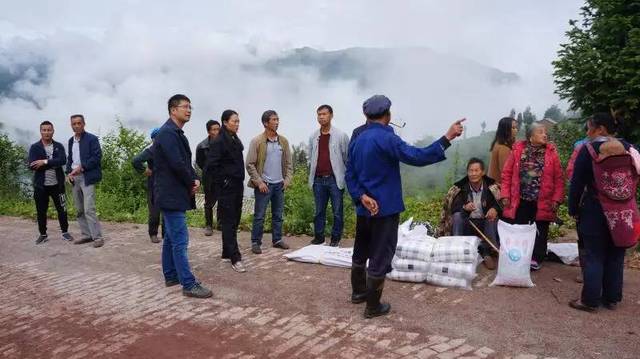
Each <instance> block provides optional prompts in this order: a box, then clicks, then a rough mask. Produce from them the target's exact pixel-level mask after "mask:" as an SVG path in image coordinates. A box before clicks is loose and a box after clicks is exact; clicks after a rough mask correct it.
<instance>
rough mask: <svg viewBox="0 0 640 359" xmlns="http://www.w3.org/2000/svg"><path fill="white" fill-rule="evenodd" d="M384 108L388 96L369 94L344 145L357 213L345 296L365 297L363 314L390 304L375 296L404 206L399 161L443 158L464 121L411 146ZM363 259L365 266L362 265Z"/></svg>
mask: <svg viewBox="0 0 640 359" xmlns="http://www.w3.org/2000/svg"><path fill="white" fill-rule="evenodd" d="M390 108H391V101H390V100H389V99H388V98H387V97H386V96H383V95H375V96H373V97H371V98H369V99H368V100H366V101H365V102H364V104H363V105H362V110H363V112H364V114H365V116H366V117H367V123H368V124H367V126H366V127H365V128H364V129H363V130H362V131H361V132H360V133H359V135H358V136H355V137H356V138H355V139H353V140H352V143H351V144H350V145H349V161H348V163H347V171H346V176H345V177H346V182H347V188H348V189H349V194H350V195H351V197H352V198H353V200H354V202H355V204H356V214H357V222H356V239H355V244H354V247H353V257H352V263H353V265H352V268H351V285H352V288H353V292H352V295H351V301H352V302H353V303H362V302H365V301H366V302H367V304H366V307H365V311H364V316H365V318H373V317H377V316H380V315H385V314H387V313H388V312H389V310H390V309H391V306H390V305H389V304H387V303H381V302H380V297H381V296H382V289H383V288H384V279H385V276H386V274H387V273H388V272H390V271H391V260H392V259H393V255H394V254H395V250H396V244H397V242H398V224H399V220H400V213H401V212H402V211H404V202H403V200H402V184H401V182H400V162H403V163H406V164H409V165H412V166H426V165H429V164H433V163H436V162H440V161H442V160H444V159H445V155H444V151H445V149H447V148H448V147H449V146H450V145H451V143H450V141H451V140H453V139H454V138H456V137H458V136H460V135H461V134H462V124H461V122H462V121H464V119H463V120H459V121H456V122H455V123H453V124H452V125H451V127H450V128H449V130H448V131H447V133H446V134H445V135H444V136H442V137H441V138H440V139H438V140H437V141H435V142H434V143H432V144H431V145H430V146H427V147H424V148H417V147H413V146H411V145H409V144H407V143H406V142H404V141H403V140H402V139H401V138H400V137H399V136H397V135H396V134H395V133H394V132H393V129H392V128H391V126H389V122H390V121H391V112H390V111H389V109H390ZM367 260H368V261H369V267H368V268H367V269H366V271H365V266H366V264H367Z"/></svg>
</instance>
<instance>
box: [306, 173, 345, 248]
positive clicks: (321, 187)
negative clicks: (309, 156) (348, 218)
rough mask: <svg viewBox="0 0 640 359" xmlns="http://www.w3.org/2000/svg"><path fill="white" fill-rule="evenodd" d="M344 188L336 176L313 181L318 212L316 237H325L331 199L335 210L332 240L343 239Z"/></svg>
mask: <svg viewBox="0 0 640 359" xmlns="http://www.w3.org/2000/svg"><path fill="white" fill-rule="evenodd" d="M343 192H344V190H341V189H339V188H338V185H337V184H336V178H335V177H334V176H326V177H316V178H315V179H314V181H313V197H314V199H315V202H316V213H315V216H314V218H313V232H314V235H315V237H316V238H324V227H325V222H326V220H327V204H329V200H331V208H332V210H333V228H332V229H331V241H332V242H339V241H340V239H342V230H343V228H344V215H343V211H344V210H343V203H342V198H343V197H342V196H343Z"/></svg>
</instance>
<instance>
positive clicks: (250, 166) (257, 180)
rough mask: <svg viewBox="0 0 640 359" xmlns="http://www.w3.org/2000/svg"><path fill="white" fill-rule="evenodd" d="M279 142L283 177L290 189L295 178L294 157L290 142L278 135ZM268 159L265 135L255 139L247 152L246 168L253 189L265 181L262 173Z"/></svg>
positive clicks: (285, 185) (262, 134)
mask: <svg viewBox="0 0 640 359" xmlns="http://www.w3.org/2000/svg"><path fill="white" fill-rule="evenodd" d="M278 142H279V143H280V146H282V176H283V177H284V187H285V188H286V187H289V184H290V183H291V179H292V178H293V156H292V155H291V148H290V147H289V141H288V140H287V139H286V138H285V137H284V136H282V135H281V134H278ZM266 158H267V135H265V134H264V132H263V133H261V134H259V135H258V136H256V137H254V138H253V139H252V140H251V143H250V144H249V151H248V152H247V160H246V161H245V163H246V164H245V166H246V168H247V173H249V183H248V186H249V187H251V188H256V187H258V186H259V185H260V184H261V183H263V182H264V181H263V180H262V172H263V171H264V162H265V160H266Z"/></svg>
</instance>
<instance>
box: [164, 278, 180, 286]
mask: <svg viewBox="0 0 640 359" xmlns="http://www.w3.org/2000/svg"><path fill="white" fill-rule="evenodd" d="M178 284H180V281H179V280H177V279H169V280H165V281H164V286H165V287H173V286H174V285H178Z"/></svg>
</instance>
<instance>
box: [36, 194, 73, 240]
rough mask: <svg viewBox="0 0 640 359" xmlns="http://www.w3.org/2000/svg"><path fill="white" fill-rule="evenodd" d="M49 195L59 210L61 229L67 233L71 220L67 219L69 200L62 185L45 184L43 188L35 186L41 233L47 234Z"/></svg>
mask: <svg viewBox="0 0 640 359" xmlns="http://www.w3.org/2000/svg"><path fill="white" fill-rule="evenodd" d="M49 197H51V199H52V200H53V204H54V205H55V207H56V211H57V212H58V222H59V223H60V230H62V233H66V232H67V231H68V230H69V221H68V220H67V201H66V197H65V194H64V192H63V191H62V190H61V188H60V186H58V185H55V186H44V187H41V188H38V187H34V189H33V198H34V199H35V201H36V211H37V213H38V230H39V231H40V234H43V235H44V234H47V210H48V209H49Z"/></svg>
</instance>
